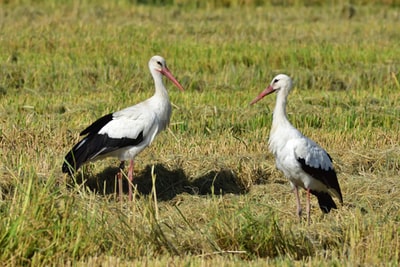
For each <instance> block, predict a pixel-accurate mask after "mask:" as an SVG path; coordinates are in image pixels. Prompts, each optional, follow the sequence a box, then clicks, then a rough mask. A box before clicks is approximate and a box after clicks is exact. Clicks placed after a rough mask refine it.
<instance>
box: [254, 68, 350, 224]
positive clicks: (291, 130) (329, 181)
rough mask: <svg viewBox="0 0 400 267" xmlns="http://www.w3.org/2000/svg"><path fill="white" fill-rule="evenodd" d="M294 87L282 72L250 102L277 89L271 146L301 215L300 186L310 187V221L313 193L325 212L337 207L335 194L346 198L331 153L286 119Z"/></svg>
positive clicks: (308, 208)
mask: <svg viewBox="0 0 400 267" xmlns="http://www.w3.org/2000/svg"><path fill="white" fill-rule="evenodd" d="M291 89H292V79H291V78H290V77H289V76H287V75H285V74H279V75H277V76H276V77H275V78H274V79H273V80H272V82H271V84H270V85H269V86H268V87H267V88H266V89H265V90H264V91H262V92H261V93H260V94H259V95H258V96H257V97H256V98H255V99H254V100H253V101H252V102H251V103H250V104H254V103H256V102H257V101H259V100H260V99H262V98H263V97H264V96H266V95H268V94H271V93H273V92H277V97H276V104H275V109H274V113H273V120H272V128H271V132H270V137H269V142H268V143H269V149H270V151H271V152H272V153H273V154H274V156H275V159H276V167H277V168H278V169H279V170H281V171H282V172H283V173H284V175H285V176H286V177H287V178H288V179H289V181H290V183H291V185H292V187H293V190H294V193H295V195H296V201H297V214H298V216H299V217H300V216H301V212H302V209H301V204H300V197H299V192H298V187H302V188H304V189H305V190H307V219H308V222H310V193H311V194H313V195H315V196H316V197H317V198H318V204H319V206H320V208H321V210H322V211H323V212H324V213H328V212H330V210H331V209H332V208H334V209H336V208H337V207H336V204H335V202H334V201H333V199H332V195H334V196H336V197H337V198H338V199H339V201H340V203H343V199H342V193H341V191H340V187H339V182H338V179H337V176H336V172H335V170H334V168H333V164H332V159H331V157H330V156H329V154H328V153H327V152H326V151H325V150H324V149H322V148H321V147H320V146H319V145H317V144H316V143H315V142H314V141H312V140H310V139H308V138H307V137H305V136H304V135H303V134H302V133H301V132H300V131H299V130H297V129H296V128H295V127H294V126H293V125H292V124H291V123H290V122H289V120H288V118H287V115H286V102H287V96H288V94H289V92H290V90H291Z"/></svg>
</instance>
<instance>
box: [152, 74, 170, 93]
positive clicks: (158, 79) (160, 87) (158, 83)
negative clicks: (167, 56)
mask: <svg viewBox="0 0 400 267" xmlns="http://www.w3.org/2000/svg"><path fill="white" fill-rule="evenodd" d="M153 79H154V85H155V88H156V91H155V93H154V96H157V97H160V98H163V99H166V100H168V99H169V96H168V92H167V89H166V88H165V85H164V83H163V80H162V75H161V73H156V74H155V75H153Z"/></svg>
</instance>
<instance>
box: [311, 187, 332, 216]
mask: <svg viewBox="0 0 400 267" xmlns="http://www.w3.org/2000/svg"><path fill="white" fill-rule="evenodd" d="M310 193H311V194H313V195H314V196H316V197H317V199H318V204H319V207H320V209H321V210H322V212H324V213H329V212H330V211H331V209H337V207H336V204H335V202H334V201H333V199H332V197H331V195H329V194H328V193H326V192H317V191H314V190H310Z"/></svg>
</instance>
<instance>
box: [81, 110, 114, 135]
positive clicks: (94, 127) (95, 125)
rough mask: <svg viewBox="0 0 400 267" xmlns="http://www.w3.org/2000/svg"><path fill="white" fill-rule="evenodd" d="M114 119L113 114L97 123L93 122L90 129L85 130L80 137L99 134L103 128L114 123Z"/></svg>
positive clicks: (105, 116) (98, 120)
mask: <svg viewBox="0 0 400 267" xmlns="http://www.w3.org/2000/svg"><path fill="white" fill-rule="evenodd" d="M112 119H113V113H110V114H107V115H104V116H103V117H101V118H99V119H97V120H96V121H95V122H93V123H92V124H91V125H90V126H89V127H87V128H86V129H85V130H83V131H82V132H81V133H80V135H86V134H96V133H98V132H99V131H100V130H101V128H103V127H104V126H105V125H106V124H107V123H109V122H110V121H112Z"/></svg>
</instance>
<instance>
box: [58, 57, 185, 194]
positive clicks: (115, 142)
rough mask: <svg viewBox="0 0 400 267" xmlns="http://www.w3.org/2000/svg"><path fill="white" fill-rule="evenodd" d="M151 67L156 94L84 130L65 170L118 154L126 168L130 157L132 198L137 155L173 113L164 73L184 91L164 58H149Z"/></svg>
mask: <svg viewBox="0 0 400 267" xmlns="http://www.w3.org/2000/svg"><path fill="white" fill-rule="evenodd" d="M149 69H150V72H151V75H152V76H153V79H154V83H155V93H154V95H153V96H152V97H150V98H149V99H147V100H145V101H143V102H140V103H138V104H136V105H134V106H131V107H128V108H125V109H122V110H120V111H117V112H114V113H111V114H107V115H105V116H103V117H101V118H100V119H98V120H97V121H95V122H94V123H93V124H91V125H90V126H89V127H87V128H86V129H85V130H83V131H82V132H81V133H80V135H86V137H84V138H83V139H82V140H81V141H79V142H78V143H77V144H76V145H75V146H74V147H73V148H72V149H71V151H70V152H68V154H67V155H66V156H65V161H64V164H63V166H62V171H63V172H65V173H69V174H71V175H72V174H73V173H74V172H75V171H76V170H78V169H79V168H80V167H81V166H82V164H84V163H86V162H89V161H95V160H98V159H102V158H105V157H117V158H118V159H119V160H120V161H121V165H120V169H122V168H123V167H124V162H125V161H126V160H130V166H129V169H128V179H129V181H130V185H129V199H132V187H131V184H132V177H133V174H132V173H133V163H134V158H135V156H136V155H137V154H138V153H140V152H141V151H142V150H143V149H144V148H146V147H147V146H149V145H150V144H151V142H152V141H153V140H154V138H155V136H156V135H157V134H158V133H159V132H161V131H162V130H164V129H165V128H166V127H167V125H168V123H169V120H170V117H171V103H170V101H169V96H168V92H167V89H166V88H165V86H164V83H163V80H162V76H163V75H165V76H166V77H167V78H168V79H170V80H171V81H172V82H173V83H174V84H175V85H176V86H177V87H178V88H179V89H180V90H181V91H183V87H182V85H180V84H179V82H178V81H177V80H176V79H175V77H174V76H173V75H172V74H171V72H170V71H169V69H168V68H167V64H166V62H165V59H164V58H162V57H160V56H153V57H152V58H151V59H150V61H149ZM118 178H119V188H120V189H119V191H120V195H121V193H122V183H121V178H122V176H121V172H119V173H118Z"/></svg>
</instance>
